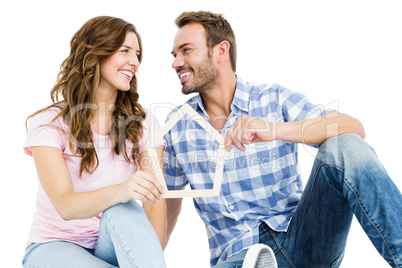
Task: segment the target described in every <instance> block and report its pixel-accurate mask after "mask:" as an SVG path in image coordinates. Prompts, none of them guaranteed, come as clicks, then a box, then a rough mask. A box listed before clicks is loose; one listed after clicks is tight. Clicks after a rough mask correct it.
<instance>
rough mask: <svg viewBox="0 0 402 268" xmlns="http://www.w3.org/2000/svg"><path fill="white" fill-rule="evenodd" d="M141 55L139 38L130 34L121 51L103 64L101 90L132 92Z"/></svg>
mask: <svg viewBox="0 0 402 268" xmlns="http://www.w3.org/2000/svg"><path fill="white" fill-rule="evenodd" d="M140 53H141V51H140V46H139V43H138V39H137V36H136V35H135V33H133V32H128V33H127V35H126V38H125V40H124V42H123V45H122V46H121V47H120V48H119V50H118V51H117V52H116V53H115V54H113V55H112V56H110V57H108V58H107V59H106V60H105V61H104V62H102V63H101V65H100V74H101V82H100V86H99V88H101V89H103V90H109V91H116V90H117V89H118V90H122V91H128V90H130V81H131V79H132V78H133V76H134V74H135V73H136V72H137V70H138V67H139V65H140V63H139V60H138V57H139V55H140Z"/></svg>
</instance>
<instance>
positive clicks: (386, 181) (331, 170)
mask: <svg viewBox="0 0 402 268" xmlns="http://www.w3.org/2000/svg"><path fill="white" fill-rule="evenodd" d="M353 214H354V215H355V216H356V218H357V220H358V221H359V222H360V224H361V226H362V227H363V229H364V231H365V232H366V234H367V235H368V237H369V238H370V240H371V242H372V243H373V245H374V246H375V247H376V249H377V250H378V252H379V253H380V254H381V255H382V256H383V258H384V259H385V260H386V261H387V262H388V263H389V264H390V265H391V266H392V267H402V195H401V193H400V192H399V190H398V188H397V187H396V185H395V184H394V183H393V182H392V180H391V178H390V177H389V176H388V174H387V172H386V171H385V169H384V167H383V166H382V164H381V163H380V162H379V160H378V158H377V156H376V154H375V152H374V150H373V149H372V148H371V147H370V146H369V145H368V144H367V143H366V142H365V141H364V140H363V139H362V138H361V137H360V136H358V135H355V134H344V135H341V136H338V137H333V138H330V139H328V140H327V141H326V142H324V143H323V144H322V145H321V146H320V149H319V151H318V153H317V157H316V160H315V162H314V166H313V169H312V172H311V175H310V178H309V181H308V183H307V185H306V187H305V190H304V192H303V195H302V198H301V200H300V202H299V204H298V207H297V209H296V213H295V215H294V216H293V218H292V221H291V223H290V226H289V228H288V231H287V232H286V233H279V232H275V231H273V230H272V229H270V228H269V227H268V226H267V225H266V224H265V223H264V224H262V225H261V226H260V243H264V244H266V245H268V246H270V247H271V248H272V249H273V250H274V252H275V255H276V258H277V261H278V267H280V268H282V267H298V268H299V267H313V268H315V267H339V265H340V263H341V261H342V258H343V254H344V250H345V245H346V239H347V236H348V233H349V229H350V225H351V221H352V217H353ZM245 254H246V250H244V251H242V252H240V253H238V254H237V255H234V256H232V257H231V258H229V259H228V260H226V261H224V262H222V263H220V264H218V265H217V266H215V267H216V268H218V267H219V268H223V267H231V268H233V267H241V264H242V262H243V259H244V256H245Z"/></svg>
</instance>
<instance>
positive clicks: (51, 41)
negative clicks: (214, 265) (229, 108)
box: [0, 0, 402, 268]
mask: <svg viewBox="0 0 402 268" xmlns="http://www.w3.org/2000/svg"><path fill="white" fill-rule="evenodd" d="M0 10H1V11H0V13H1V16H0V27H1V31H0V36H1V37H0V38H1V42H0V48H1V49H0V51H1V58H0V61H1V63H0V68H1V70H0V78H1V79H0V83H1V87H0V88H1V96H2V97H1V99H0V101H1V105H0V109H1V134H0V135H1V140H2V141H3V145H2V146H1V149H0V150H1V152H2V153H1V156H0V157H1V161H0V164H1V170H2V175H1V176H0V178H1V187H0V206H1V210H0V211H1V212H0V217H1V221H0V222H1V227H0V238H1V243H0V245H1V246H0V247H1V249H0V254H1V262H2V265H1V266H3V265H4V267H20V261H21V258H22V256H23V252H24V246H25V243H26V239H27V237H28V232H29V227H30V223H31V219H32V213H33V210H34V201H35V193H36V187H37V179H36V171H35V168H34V163H33V160H32V159H31V158H30V157H28V156H26V155H25V154H24V153H23V150H22V146H23V143H24V140H25V126H24V122H25V119H26V117H27V116H28V115H30V114H31V113H33V112H34V111H36V110H37V109H39V108H40V107H43V106H45V105H48V104H50V98H49V92H50V89H51V87H52V86H53V85H54V83H55V81H56V76H57V74H58V71H59V66H60V64H61V62H62V61H63V60H64V59H65V58H66V57H67V56H68V53H69V42H70V39H71V37H72V35H73V34H74V33H75V32H76V31H77V30H78V29H79V28H80V27H81V26H82V24H83V23H84V22H85V21H87V20H88V19H89V18H91V17H94V16H98V15H111V16H117V17H121V18H123V19H125V20H127V21H130V22H132V23H134V24H135V25H136V26H137V28H138V30H139V32H140V34H141V36H142V39H143V44H144V58H143V64H142V66H141V68H140V78H139V81H140V84H139V92H140V102H141V103H142V104H143V106H144V107H146V108H149V109H152V110H154V111H155V112H156V115H157V117H158V118H159V119H160V120H161V121H164V120H165V117H166V115H167V113H168V112H169V111H170V110H171V108H173V107H174V106H176V105H178V104H181V103H183V102H184V101H185V100H186V99H187V98H188V97H189V96H183V95H182V94H181V90H180V88H181V87H180V84H179V81H178V78H177V76H176V74H175V73H174V71H173V69H172V68H171V67H170V65H171V63H172V60H173V58H172V56H171V55H170V51H171V49H172V41H173V37H174V35H175V33H176V27H175V25H174V23H173V21H174V19H175V18H176V17H177V15H179V14H180V13H181V12H182V11H188V10H210V11H213V12H217V13H222V14H224V15H225V17H226V18H227V19H228V20H229V22H230V23H231V25H232V27H233V29H234V31H235V34H236V37H237V44H238V64H237V66H238V70H237V73H238V75H239V76H241V77H242V78H243V80H246V81H253V82H257V83H269V84H271V83H279V84H281V85H283V86H285V87H288V88H290V89H292V90H295V91H299V92H301V93H303V94H305V95H307V96H309V98H310V99H311V100H312V101H313V102H316V103H322V104H330V105H331V107H334V108H336V109H338V110H339V111H340V112H342V113H347V114H349V115H352V116H354V117H356V118H358V119H359V120H361V121H362V123H363V124H364V126H365V129H366V133H367V137H366V140H367V142H368V143H370V144H371V145H372V146H373V147H374V148H375V149H376V151H377V154H378V156H379V158H380V160H381V161H382V162H383V164H384V166H385V167H386V168H387V170H388V173H389V174H390V175H391V177H392V178H393V180H394V181H395V183H396V184H397V185H398V187H399V189H402V175H401V172H400V168H401V167H400V165H401V161H400V160H401V157H400V152H401V149H402V146H401V143H400V141H399V139H400V131H401V125H400V122H401V120H400V115H401V112H400V106H401V101H400V100H399V97H398V96H399V92H400V91H401V89H402V79H401V73H402V50H401V48H402V40H401V26H402V16H401V15H400V14H401V11H402V10H401V8H400V5H399V3H398V1H387V0H383V1H352V0H348V1H345V0H340V1H238V2H236V1H222V0H221V1H216V0H215V1H206V0H204V1H196V2H190V1H176V0H170V1H113V3H112V1H83V0H81V1H75V0H74V1H60V2H59V1H40V0H37V1H28V0H21V1H12V2H11V1H8V3H7V5H5V4H4V2H2V4H0ZM161 107H162V108H161ZM162 123H163V122H162ZM311 153H312V152H311V151H307V150H305V149H304V148H303V147H301V152H300V158H301V164H302V176H303V179H304V180H306V178H307V177H308V174H309V170H310V168H311V163H312V160H313V156H312V155H311ZM165 256H166V261H167V264H168V267H195V268H198V267H208V265H209V252H208V245H207V237H206V233H205V229H204V227H203V224H202V223H201V220H200V219H199V217H198V215H197V214H196V213H195V210H194V208H193V206H192V200H191V199H186V200H185V202H184V208H183V211H182V214H181V216H180V218H179V221H178V224H177V227H176V229H175V231H174V233H173V235H172V237H171V241H170V243H169V245H168V247H167V249H166V251H165ZM341 267H376V268H377V267H388V266H387V264H386V263H385V262H384V261H383V260H382V258H381V257H380V256H379V254H378V253H377V252H376V250H375V249H374V247H373V246H372V245H371V243H370V241H369V240H368V239H367V237H366V236H365V234H364V232H363V231H362V230H361V228H360V226H359V225H358V223H357V222H356V221H355V220H354V222H353V224H352V229H351V234H350V236H349V240H348V244H347V248H346V255H345V258H344V262H343V263H342V266H341Z"/></svg>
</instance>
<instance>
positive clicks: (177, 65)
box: [172, 55, 184, 70]
mask: <svg viewBox="0 0 402 268" xmlns="http://www.w3.org/2000/svg"><path fill="white" fill-rule="evenodd" d="M183 66H184V61H183V58H182V57H180V56H179V55H176V57H175V58H174V61H173V63H172V68H173V69H175V70H177V69H178V68H180V67H183Z"/></svg>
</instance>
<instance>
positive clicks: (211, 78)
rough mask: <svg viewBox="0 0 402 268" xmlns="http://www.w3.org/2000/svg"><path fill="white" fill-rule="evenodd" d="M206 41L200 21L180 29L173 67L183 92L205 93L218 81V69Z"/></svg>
mask: <svg viewBox="0 0 402 268" xmlns="http://www.w3.org/2000/svg"><path fill="white" fill-rule="evenodd" d="M212 53H213V51H212V50H211V51H209V50H208V47H207V42H206V35H205V30H204V27H203V26H202V25H201V24H199V23H191V24H187V25H185V26H183V27H181V28H180V29H179V31H178V32H177V34H176V37H175V39H174V43H173V49H172V55H173V56H174V58H175V60H174V62H173V64H172V67H173V68H174V69H175V70H176V73H177V75H178V76H179V79H180V83H181V84H182V92H183V93H184V94H190V93H193V92H199V93H205V92H207V91H209V90H211V89H212V88H213V86H214V85H215V84H216V81H217V70H216V67H215V65H214V62H213V61H212V57H211V54H212Z"/></svg>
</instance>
